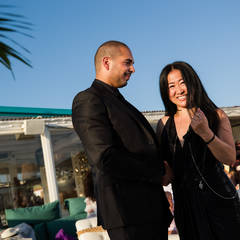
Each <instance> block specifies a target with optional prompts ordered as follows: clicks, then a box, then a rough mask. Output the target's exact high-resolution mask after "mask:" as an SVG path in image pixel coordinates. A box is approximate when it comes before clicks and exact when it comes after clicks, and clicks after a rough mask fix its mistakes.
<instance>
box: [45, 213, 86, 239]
mask: <svg viewBox="0 0 240 240" xmlns="http://www.w3.org/2000/svg"><path fill="white" fill-rule="evenodd" d="M86 217H87V213H81V214H77V215H74V216H67V217H64V218H59V219H56V220H54V221H51V222H47V223H46V226H47V231H48V236H49V239H55V236H56V234H57V233H58V232H59V230H60V229H63V230H64V233H66V234H67V235H70V236H73V237H75V238H77V234H76V231H77V230H76V226H75V223H76V221H78V220H80V219H84V218H86ZM42 239H45V238H42Z"/></svg>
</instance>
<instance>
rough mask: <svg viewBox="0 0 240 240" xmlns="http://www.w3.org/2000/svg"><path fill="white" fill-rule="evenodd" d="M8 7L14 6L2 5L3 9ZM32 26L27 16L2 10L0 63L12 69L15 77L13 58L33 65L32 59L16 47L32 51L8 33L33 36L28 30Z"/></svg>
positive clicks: (0, 19) (0, 17)
mask: <svg viewBox="0 0 240 240" xmlns="http://www.w3.org/2000/svg"><path fill="white" fill-rule="evenodd" d="M6 8H8V9H10V8H13V6H10V5H0V9H1V10H3V9H6ZM30 26H32V24H31V23H28V22H27V21H25V18H24V16H22V15H19V14H15V13H10V12H2V11H1V12H0V64H2V65H3V66H4V67H6V68H7V69H8V70H10V71H11V73H12V75H13V78H14V79H15V76H14V73H13V69H12V59H16V60H18V61H20V62H22V63H23V64H25V65H27V66H29V67H32V65H31V62H30V60H29V59H28V58H26V57H25V56H24V55H23V54H22V53H21V52H20V51H18V50H17V49H16V47H17V48H20V49H21V50H22V51H24V52H26V53H30V52H29V51H28V50H27V49H26V48H25V47H23V46H22V45H21V44H19V43H18V42H16V41H15V40H13V39H12V38H11V37H9V36H8V35H11V34H20V35H24V36H27V37H32V36H31V35H30V34H28V33H27V32H26V31H31V30H32V29H31V27H30Z"/></svg>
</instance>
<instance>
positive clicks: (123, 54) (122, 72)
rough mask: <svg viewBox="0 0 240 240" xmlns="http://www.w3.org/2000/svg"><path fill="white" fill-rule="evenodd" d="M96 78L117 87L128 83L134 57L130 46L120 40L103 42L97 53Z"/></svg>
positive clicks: (132, 69) (132, 71) (132, 70)
mask: <svg viewBox="0 0 240 240" xmlns="http://www.w3.org/2000/svg"><path fill="white" fill-rule="evenodd" d="M94 60H95V69H96V78H97V79H99V80H101V81H103V82H105V83H107V84H109V85H111V86H113V87H116V88H121V87H124V86H126V85H127V81H128V80H129V78H130V76H131V74H132V73H134V72H135V69H134V67H133V64H134V59H133V56H132V53H131V51H130V49H129V47H128V46H127V45H126V44H124V43H122V42H118V41H108V42H105V43H103V44H102V45H101V46H100V47H99V48H98V50H97V52H96V54H95V59H94Z"/></svg>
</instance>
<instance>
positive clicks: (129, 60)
mask: <svg viewBox="0 0 240 240" xmlns="http://www.w3.org/2000/svg"><path fill="white" fill-rule="evenodd" d="M126 61H127V62H132V63H134V61H133V59H131V58H127V59H126Z"/></svg>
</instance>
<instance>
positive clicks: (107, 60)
mask: <svg viewBox="0 0 240 240" xmlns="http://www.w3.org/2000/svg"><path fill="white" fill-rule="evenodd" d="M102 63H103V67H104V68H105V69H106V70H107V71H108V70H109V69H110V64H111V58H110V57H103V59H102Z"/></svg>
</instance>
